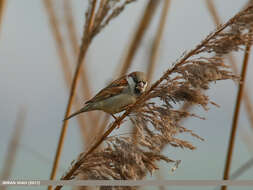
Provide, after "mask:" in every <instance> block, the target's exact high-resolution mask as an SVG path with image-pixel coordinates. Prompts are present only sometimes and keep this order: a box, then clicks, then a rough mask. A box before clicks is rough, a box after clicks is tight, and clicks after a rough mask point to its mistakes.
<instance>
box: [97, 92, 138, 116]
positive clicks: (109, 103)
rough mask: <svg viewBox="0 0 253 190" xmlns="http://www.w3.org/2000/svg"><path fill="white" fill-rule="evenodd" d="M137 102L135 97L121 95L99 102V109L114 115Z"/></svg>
mask: <svg viewBox="0 0 253 190" xmlns="http://www.w3.org/2000/svg"><path fill="white" fill-rule="evenodd" d="M135 102H136V98H135V97H134V96H131V95H128V94H121V95H118V96H113V97H111V98H108V99H106V100H103V101H101V102H99V105H98V109H101V110H103V111H105V112H107V113H112V114H114V113H118V112H121V111H123V110H124V109H126V106H128V105H130V104H133V103H135Z"/></svg>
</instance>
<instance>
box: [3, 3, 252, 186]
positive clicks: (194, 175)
mask: <svg viewBox="0 0 253 190" xmlns="http://www.w3.org/2000/svg"><path fill="white" fill-rule="evenodd" d="M163 1H165V0H162V1H161V3H159V5H158V7H157V10H156V12H155V14H154V17H153V18H152V20H151V23H150V25H149V27H148V29H147V31H146V33H145V35H143V39H142V41H141V44H140V46H139V49H138V51H137V53H136V56H135V57H134V59H133V63H132V65H131V67H130V68H129V72H130V71H134V70H140V71H146V68H147V64H148V60H149V58H150V51H151V46H152V43H153V41H154V38H155V34H156V31H157V26H158V24H159V20H160V15H161V13H162V10H163V9H162V8H163V6H164V4H163ZM52 2H53V8H54V11H55V14H56V17H57V21H58V26H59V29H60V32H61V36H62V39H63V41H64V43H63V44H64V47H65V49H66V52H67V55H68V59H69V63H70V65H71V69H72V70H71V76H73V71H74V68H75V67H74V66H75V64H76V55H75V54H74V53H73V51H72V47H71V43H70V40H69V38H68V33H67V31H66V19H65V18H64V14H65V8H66V7H65V8H64V3H63V0H53V1H52ZM212 2H213V3H214V5H215V8H216V11H217V12H218V14H219V16H220V18H221V22H225V21H227V20H228V19H229V18H230V17H232V16H233V15H234V14H236V13H237V12H238V11H240V10H241V9H242V8H243V7H244V6H245V5H246V3H247V2H248V1H247V0H240V1H238V0H223V1H219V0H213V1H212ZM69 3H70V5H71V6H72V13H73V16H74V24H75V29H76V34H77V42H78V45H79V44H80V42H81V36H82V30H83V25H84V21H85V11H86V9H87V3H88V1H87V0H71V1H69ZM146 4H147V1H146V0H137V1H136V2H135V3H132V4H130V5H129V6H128V7H127V8H126V9H125V10H124V11H123V12H122V14H120V15H119V16H118V17H117V18H115V19H114V20H113V21H112V22H111V23H110V24H109V25H108V26H107V27H106V28H105V29H104V30H103V31H102V32H101V33H99V34H98V36H97V37H96V38H95V39H94V41H93V42H92V45H91V47H90V49H89V51H88V53H87V56H86V60H85V69H86V71H87V78H88V82H89V84H90V91H91V92H90V94H91V95H92V96H93V95H94V94H95V93H96V92H98V91H99V90H100V89H101V88H103V87H104V86H105V85H106V84H108V82H109V81H110V80H112V79H114V78H115V77H114V76H115V74H116V73H119V67H120V65H121V63H122V60H123V59H124V56H125V54H126V51H127V48H128V47H129V44H130V43H131V40H132V38H133V35H134V33H135V31H136V29H137V27H138V24H139V21H140V19H141V17H142V15H143V11H144V10H145V7H146ZM48 13H49V12H48V9H47V8H46V7H45V4H44V2H43V0H25V1H20V0H7V1H6V2H5V6H4V9H3V12H1V15H2V18H1V24H0V86H1V89H2V90H1V93H0V105H1V106H0V113H1V114H0V121H1V132H0V172H2V171H4V168H5V166H6V164H5V163H6V159H9V158H8V156H7V155H8V153H9V152H10V151H13V149H15V143H16V144H17V146H16V152H15V153H13V155H11V156H10V158H12V159H13V165H12V169H11V172H10V174H9V176H10V179H41V180H44V179H49V176H50V172H51V168H52V164H53V160H54V155H55V151H56V148H57V143H58V139H59V135H60V131H61V125H62V119H63V117H64V113H65V109H66V105H67V101H68V95H69V87H67V85H66V81H65V79H64V74H63V69H62V64H61V61H62V60H61V59H60V58H59V52H58V49H57V44H56V41H55V38H54V35H53V28H52V25H51V24H50V17H49V14H48ZM214 29H215V22H214V20H213V17H212V14H211V13H210V11H209V9H208V7H207V4H206V1H205V0H171V1H170V5H169V8H168V14H167V19H166V23H165V28H164V32H163V35H162V40H161V43H160V47H159V52H158V54H159V56H158V58H157V60H156V68H155V71H154V77H153V81H155V80H156V79H158V78H159V77H160V76H161V75H162V74H163V73H164V72H165V71H166V70H167V69H168V68H169V67H171V65H172V63H173V62H174V61H175V60H177V59H178V58H179V57H180V55H181V54H182V53H183V52H184V51H188V50H190V49H192V48H193V47H195V45H197V44H198V43H199V42H200V41H201V40H202V39H204V38H205V36H207V35H208V34H209V33H210V32H211V31H213V30H214ZM63 44H62V46H63ZM234 56H235V60H236V63H237V65H238V68H240V67H241V63H242V59H243V52H241V53H236V54H234ZM252 60H253V59H250V62H249V68H248V73H247V75H248V76H247V82H246V86H247V89H248V93H249V95H251V94H253V89H252V88H251V85H252V84H251V83H252V82H251V81H252V80H253V76H252V69H253V64H252ZM71 78H72V77H71ZM237 87H238V85H235V84H234V83H233V81H221V82H217V83H216V84H212V85H211V88H210V90H208V91H207V93H208V95H209V96H210V99H211V100H212V101H214V102H215V103H217V104H219V105H220V108H217V107H215V106H213V105H210V106H209V108H210V110H209V111H208V112H205V111H204V110H203V109H202V108H200V107H195V108H194V109H193V110H192V111H193V112H194V113H196V114H198V115H200V116H203V117H206V120H204V121H202V120H199V119H195V118H192V119H189V120H186V121H185V122H184V126H185V127H187V128H189V129H191V130H194V132H195V133H197V134H198V135H200V136H201V137H203V138H204V139H205V141H204V142H200V141H198V140H196V139H193V138H190V137H189V136H185V139H187V140H190V141H191V142H192V143H193V144H194V145H195V146H197V150H195V151H189V150H183V149H180V148H177V149H175V148H171V147H167V148H166V149H165V150H164V154H166V155H168V157H169V158H172V159H175V160H181V161H182V162H181V164H180V166H179V168H178V169H177V170H176V171H175V172H171V170H170V167H168V166H167V165H166V164H164V163H160V164H159V165H160V166H161V169H160V170H159V171H157V172H155V173H154V174H153V176H150V177H152V178H154V179H155V178H159V179H180V180H184V179H194V180H197V179H222V176H223V170H224V163H225V160H226V153H227V146H228V140H229V136H230V130H231V124H232V117H233V110H234V106H235V100H236V93H237ZM78 97H79V99H80V100H81V102H83V103H84V102H85V101H86V100H87V99H86V98H85V97H84V96H83V94H82V93H81V86H79V87H78ZM250 98H251V96H250ZM251 99H252V98H251ZM252 101H253V99H252ZM79 107H80V106H79ZM76 109H77V107H73V109H72V111H74V110H76ZM94 113H95V114H100V115H101V112H94ZM93 115H94V114H93ZM102 116H103V115H101V117H102ZM79 117H83V118H87V115H86V116H85V114H82V115H81V116H79ZM17 125H18V126H19V127H18V128H19V129H20V130H19V131H18V132H17V129H16V128H17ZM252 127H253V126H252V125H251V124H250V122H249V120H248V118H247V114H246V111H245V105H244V104H243V105H242V108H241V113H240V120H239V129H238V134H237V136H236V144H235V151H234V155H233V162H232V169H231V173H233V172H235V171H236V170H237V169H238V168H240V167H241V166H243V165H244V164H245V163H247V162H250V160H251V162H250V163H251V164H249V165H248V166H247V169H248V170H246V171H244V172H243V173H242V174H241V175H240V176H239V177H238V179H252V176H253V167H252V166H253V161H252V156H253V148H252V147H253V128H252ZM127 130H128V129H127V128H123V129H122V127H121V129H120V130H116V131H115V134H118V133H122V132H126V131H127ZM15 131H16V133H18V134H19V135H17V134H15ZM92 132H93V130H91V131H90V132H89V134H88V136H90V137H94V136H95V134H93V133H92ZM15 135H16V136H15ZM18 136H19V137H18ZM12 139H16V141H18V142H16V141H15V140H12ZM17 139H18V140H17ZM91 140H92V139H91ZM13 147H14V148H13ZM84 150H85V144H84V143H83V136H82V134H81V132H80V127H79V124H78V121H77V118H75V119H72V120H70V122H69V127H68V130H67V136H66V139H65V142H64V149H63V153H62V156H61V159H60V167H59V170H58V172H57V177H56V179H59V178H60V177H61V175H62V174H63V173H64V171H66V170H67V168H68V167H69V166H70V163H71V161H72V160H74V159H76V158H77V156H78V154H79V153H80V152H83V151H84ZM251 167H252V168H251ZM36 188H37V187H36ZM213 188H214V187H205V189H213ZM238 188H239V187H230V188H229V189H238ZM8 189H13V190H14V189H28V187H22V188H21V187H11V188H8ZM37 189H45V187H38V188H37ZM64 189H69V187H66V188H64ZM143 189H145V188H143ZM165 189H186V187H165ZM187 189H200V187H199V188H195V187H189V188H187ZM201 189H203V187H201ZM240 189H245V190H246V189H252V187H251V188H250V187H240Z"/></svg>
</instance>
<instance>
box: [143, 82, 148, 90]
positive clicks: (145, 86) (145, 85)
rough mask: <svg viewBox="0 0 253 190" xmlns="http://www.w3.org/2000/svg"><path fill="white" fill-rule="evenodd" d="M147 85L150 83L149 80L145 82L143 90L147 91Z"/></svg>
mask: <svg viewBox="0 0 253 190" xmlns="http://www.w3.org/2000/svg"><path fill="white" fill-rule="evenodd" d="M147 86H148V83H147V82H145V84H144V87H143V91H145V90H146V88H147Z"/></svg>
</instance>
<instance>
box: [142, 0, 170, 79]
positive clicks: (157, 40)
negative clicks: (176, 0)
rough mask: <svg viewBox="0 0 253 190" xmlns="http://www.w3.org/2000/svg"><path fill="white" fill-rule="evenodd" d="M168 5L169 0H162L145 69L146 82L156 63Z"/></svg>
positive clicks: (151, 76) (150, 77) (151, 75)
mask: <svg viewBox="0 0 253 190" xmlns="http://www.w3.org/2000/svg"><path fill="white" fill-rule="evenodd" d="M169 7H170V0H164V4H163V10H162V14H161V17H160V21H159V26H158V28H157V31H156V35H155V39H154V42H153V45H152V48H151V50H152V51H151V56H150V61H149V65H148V69H147V79H148V82H151V81H152V78H153V74H154V71H155V65H156V61H157V58H158V55H159V47H160V44H161V39H162V37H163V32H164V28H165V23H166V19H167V15H168V10H169Z"/></svg>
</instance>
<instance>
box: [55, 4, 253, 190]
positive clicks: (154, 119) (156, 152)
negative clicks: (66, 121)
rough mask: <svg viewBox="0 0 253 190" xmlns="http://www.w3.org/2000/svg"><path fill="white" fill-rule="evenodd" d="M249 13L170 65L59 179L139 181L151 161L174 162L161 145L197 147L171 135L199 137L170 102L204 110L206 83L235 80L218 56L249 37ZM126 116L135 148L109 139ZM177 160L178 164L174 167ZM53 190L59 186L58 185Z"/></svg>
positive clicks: (152, 167)
mask: <svg viewBox="0 0 253 190" xmlns="http://www.w3.org/2000/svg"><path fill="white" fill-rule="evenodd" d="M252 17H253V6H249V7H248V8H247V9H245V10H243V11H241V12H239V13H238V14H236V15H235V16H234V17H233V18H231V19H230V20H229V21H228V22H227V23H225V24H224V25H221V26H220V27H218V28H217V29H216V30H215V31H214V32H212V33H211V34H209V35H208V36H207V37H206V38H205V39H204V40H203V41H202V42H201V43H200V44H199V45H197V46H196V47H195V48H194V49H192V50H191V51H189V52H188V53H184V54H183V56H182V57H181V58H180V59H179V60H177V61H176V63H174V64H173V67H172V68H170V69H168V70H167V71H166V72H165V73H164V74H163V75H162V76H161V78H160V79H159V80H157V81H156V82H155V83H154V84H153V85H152V86H151V87H150V88H149V90H147V91H146V92H144V93H143V94H142V95H141V96H140V97H139V99H138V100H137V101H136V103H135V104H133V105H132V106H130V107H129V108H128V109H127V110H126V111H125V112H124V113H123V114H122V115H121V116H120V117H118V119H116V120H115V122H113V123H112V124H111V125H110V128H109V129H108V130H107V131H106V132H105V133H104V135H103V136H102V137H101V138H100V139H99V140H98V141H97V142H96V143H95V144H94V145H92V146H91V148H90V149H89V150H88V151H87V152H85V153H81V154H80V156H79V157H78V159H77V160H76V161H75V162H73V163H72V164H71V168H70V170H69V171H67V173H66V174H65V175H64V176H63V177H62V178H61V179H62V180H70V179H73V178H75V177H76V176H77V175H79V174H82V175H83V176H84V178H87V179H112V178H113V179H142V178H143V177H144V176H145V174H146V171H147V170H148V171H149V172H152V171H153V170H155V169H157V166H156V165H155V161H158V160H164V161H166V162H175V161H173V160H171V159H169V158H167V157H165V156H163V155H161V154H160V151H161V150H162V149H161V148H162V147H163V146H164V144H170V145H171V146H173V147H181V148H187V149H191V150H193V149H195V147H194V146H193V145H192V144H191V143H189V142H188V141H184V140H181V139H178V138H175V135H177V134H178V133H189V134H190V135H192V136H194V137H196V138H198V139H201V140H203V139H202V138H201V137H199V136H198V135H197V134H195V133H193V132H192V131H191V130H188V129H186V128H184V127H183V126H181V125H180V124H179V122H180V120H181V119H182V118H183V117H190V116H195V117H196V115H194V114H191V113H188V112H182V111H180V110H173V109H172V108H173V106H172V103H173V102H174V103H176V102H190V103H192V104H195V105H201V106H202V107H203V108H204V109H205V110H207V104H208V103H212V104H214V103H213V102H211V101H210V100H209V99H208V97H207V96H206V95H205V94H203V93H202V90H206V89H208V84H209V83H210V82H212V81H213V82H214V81H217V80H226V79H238V77H237V76H235V75H233V74H232V73H231V72H230V71H228V70H227V67H226V65H225V64H224V63H223V62H222V57H223V56H224V55H226V54H228V53H230V52H231V51H238V50H240V49H241V47H245V46H246V44H248V42H249V41H248V39H249V38H250V36H252V32H251V31H249V28H251V27H252V25H253V19H252ZM235 39H237V40H236V41H235ZM250 42H251V43H252V41H250ZM203 55H204V56H205V57H203ZM197 56H198V58H196V57H197ZM154 99H156V100H157V99H159V100H160V101H161V102H159V103H158V104H157V103H156V102H154V101H151V100H154ZM130 113H131V115H129V114H130ZM126 117H129V118H130V120H131V122H132V123H133V124H134V125H135V127H138V130H137V131H138V132H139V136H138V137H139V138H137V139H136V140H137V141H138V144H137V146H136V145H135V144H133V141H134V140H133V139H131V138H128V137H126V138H123V137H122V138H107V137H108V135H109V134H111V132H112V131H113V130H114V129H115V128H116V127H118V125H119V124H121V123H122V122H123V119H125V118H126ZM148 124H151V125H152V127H151V128H150V127H149V126H148ZM106 138H107V141H106V142H107V144H108V146H107V147H106V148H105V149H104V150H102V151H98V152H94V151H95V150H96V148H97V147H98V146H99V145H100V144H101V143H102V142H104V140H105V139H106ZM142 148H145V149H142ZM147 149H148V150H149V151H147ZM178 163H179V162H176V167H177V165H178ZM55 189H56V190H57V189H61V186H58V187H56V188H55Z"/></svg>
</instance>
